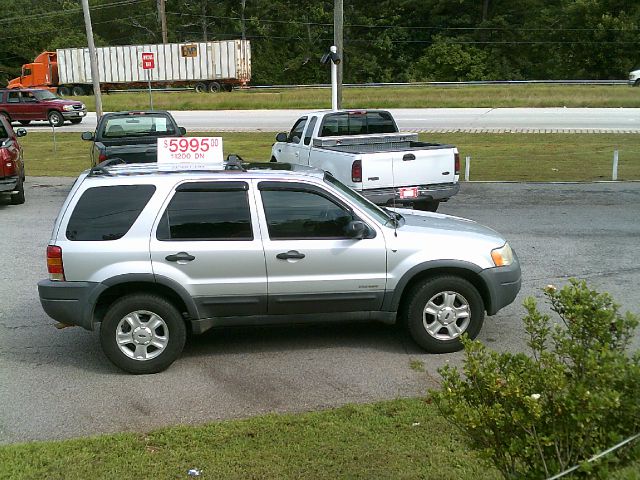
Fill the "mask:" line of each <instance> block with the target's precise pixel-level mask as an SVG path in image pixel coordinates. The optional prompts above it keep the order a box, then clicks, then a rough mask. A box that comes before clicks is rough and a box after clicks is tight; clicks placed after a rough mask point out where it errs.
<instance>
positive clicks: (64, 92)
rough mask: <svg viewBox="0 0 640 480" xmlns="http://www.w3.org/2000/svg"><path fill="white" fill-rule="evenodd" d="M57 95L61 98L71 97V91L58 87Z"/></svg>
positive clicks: (67, 88)
mask: <svg viewBox="0 0 640 480" xmlns="http://www.w3.org/2000/svg"><path fill="white" fill-rule="evenodd" d="M58 95H60V96H61V97H68V96H69V95H71V90H69V87H58Z"/></svg>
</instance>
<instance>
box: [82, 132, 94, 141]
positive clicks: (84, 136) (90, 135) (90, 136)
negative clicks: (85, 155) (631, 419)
mask: <svg viewBox="0 0 640 480" xmlns="http://www.w3.org/2000/svg"><path fill="white" fill-rule="evenodd" d="M81 137H82V139H83V140H93V132H82V135H81Z"/></svg>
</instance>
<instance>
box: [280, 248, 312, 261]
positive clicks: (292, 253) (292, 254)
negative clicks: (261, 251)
mask: <svg viewBox="0 0 640 480" xmlns="http://www.w3.org/2000/svg"><path fill="white" fill-rule="evenodd" d="M304 257H305V255H304V253H300V252H297V251H296V250H289V251H288V252H282V253H279V254H277V255H276V258H277V259H278V260H289V259H295V260H302V259H303V258H304Z"/></svg>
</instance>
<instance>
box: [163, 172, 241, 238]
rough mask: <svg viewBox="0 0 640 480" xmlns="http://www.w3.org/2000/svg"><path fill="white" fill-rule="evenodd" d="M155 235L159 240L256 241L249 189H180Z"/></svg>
mask: <svg viewBox="0 0 640 480" xmlns="http://www.w3.org/2000/svg"><path fill="white" fill-rule="evenodd" d="M245 185H246V184H245ZM156 236H157V238H158V240H253V232H252V230H251V214H250V212H249V201H248V198H247V192H246V190H235V191H177V192H176V193H175V195H174V196H173V198H172V199H171V202H170V203H169V206H168V207H167V210H166V211H165V212H164V214H163V215H162V218H161V220H160V224H159V225H158V231H157V234H156Z"/></svg>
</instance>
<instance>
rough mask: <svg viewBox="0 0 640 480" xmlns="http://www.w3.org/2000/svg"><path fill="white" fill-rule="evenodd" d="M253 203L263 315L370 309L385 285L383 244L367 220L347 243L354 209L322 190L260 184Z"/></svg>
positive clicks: (303, 185)
mask: <svg viewBox="0 0 640 480" xmlns="http://www.w3.org/2000/svg"><path fill="white" fill-rule="evenodd" d="M257 188H258V191H259V198H257V200H258V205H259V209H260V216H261V218H260V228H261V230H262V232H263V245H264V252H265V258H266V264H267V277H268V291H269V306H268V313H269V314H305V313H306V314H309V313H328V312H355V311H358V312H360V311H375V310H378V309H379V308H380V306H381V305H382V299H383V296H384V291H385V286H386V248H385V240H384V236H383V235H382V232H381V231H378V230H377V228H378V227H374V224H373V222H370V223H368V225H369V229H370V232H369V235H367V238H364V239H360V240H358V239H353V238H349V237H348V236H347V235H345V227H346V225H347V224H348V223H349V222H350V221H351V220H355V219H358V216H357V215H356V214H355V213H354V211H353V210H352V209H351V208H350V207H349V206H348V205H347V204H346V203H344V202H342V201H341V200H340V199H338V198H336V197H334V196H333V195H332V194H331V193H330V192H328V191H327V190H325V189H324V188H322V187H320V186H317V185H314V184H307V183H301V182H287V181H260V182H258V184H257Z"/></svg>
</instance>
